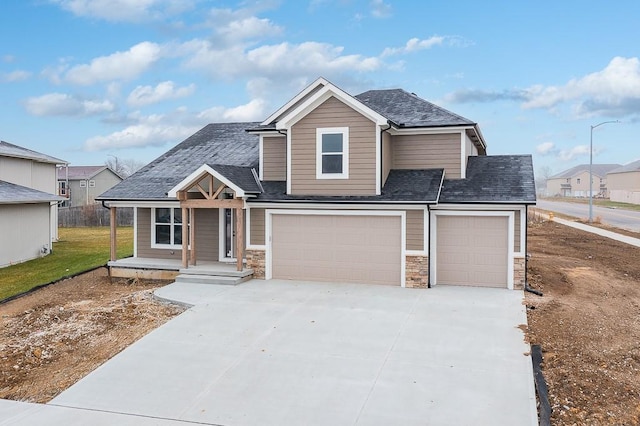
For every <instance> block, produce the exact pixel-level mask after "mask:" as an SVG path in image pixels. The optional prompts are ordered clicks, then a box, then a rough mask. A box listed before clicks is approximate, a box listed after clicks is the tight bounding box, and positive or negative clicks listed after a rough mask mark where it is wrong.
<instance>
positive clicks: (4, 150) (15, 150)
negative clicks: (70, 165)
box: [0, 141, 67, 164]
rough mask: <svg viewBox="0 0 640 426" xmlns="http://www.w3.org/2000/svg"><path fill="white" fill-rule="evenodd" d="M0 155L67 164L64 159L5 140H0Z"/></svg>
mask: <svg viewBox="0 0 640 426" xmlns="http://www.w3.org/2000/svg"><path fill="white" fill-rule="evenodd" d="M0 156H5V157H15V158H26V159H28V160H33V161H37V162H40V163H50V164H67V162H66V161H64V160H61V159H59V158H56V157H52V156H50V155H47V154H43V153H41V152H37V151H33V150H31V149H27V148H23V147H21V146H18V145H14V144H12V143H9V142H5V141H0Z"/></svg>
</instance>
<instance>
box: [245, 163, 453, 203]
mask: <svg viewBox="0 0 640 426" xmlns="http://www.w3.org/2000/svg"><path fill="white" fill-rule="evenodd" d="M443 173H444V169H429V170H391V172H389V177H388V178H387V181H386V182H385V185H384V187H383V188H382V191H381V192H382V194H380V195H368V196H322V195H312V196H308V195H307V196H303V195H287V194H286V190H287V185H286V182H262V186H263V188H264V193H262V194H260V195H259V196H258V198H255V199H250V200H249V201H258V202H260V201H274V202H328V203H365V202H366V203H416V202H417V203H424V204H433V203H436V202H437V200H438V192H439V189H440V183H441V182H442V175H443Z"/></svg>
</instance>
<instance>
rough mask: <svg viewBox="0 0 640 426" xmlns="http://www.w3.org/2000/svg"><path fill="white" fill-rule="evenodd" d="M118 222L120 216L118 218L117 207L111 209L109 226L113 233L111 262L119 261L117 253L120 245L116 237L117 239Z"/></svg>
mask: <svg viewBox="0 0 640 426" xmlns="http://www.w3.org/2000/svg"><path fill="white" fill-rule="evenodd" d="M117 220H118V216H116V207H111V208H110V209H109V226H110V231H111V250H110V256H109V257H110V259H111V261H114V262H115V261H116V260H118V253H117V251H116V249H117V247H118V245H117V241H116V237H117V233H116V226H117V223H116V222H117Z"/></svg>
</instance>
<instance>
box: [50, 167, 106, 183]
mask: <svg viewBox="0 0 640 426" xmlns="http://www.w3.org/2000/svg"><path fill="white" fill-rule="evenodd" d="M67 168H68V169H69V180H82V179H89V178H92V177H94V176H95V175H97V174H98V173H100V172H101V171H103V170H104V169H107V168H108V167H107V166H68V167H67ZM67 168H65V167H60V168H58V179H66V178H67V170H66V169H67ZM109 170H111V169H109ZM112 171H113V170H112ZM113 173H114V174H116V175H117V173H115V172H113Z"/></svg>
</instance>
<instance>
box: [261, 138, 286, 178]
mask: <svg viewBox="0 0 640 426" xmlns="http://www.w3.org/2000/svg"><path fill="white" fill-rule="evenodd" d="M262 167H263V170H262V180H264V181H284V180H287V139H286V138H285V137H284V136H282V137H265V138H263V139H262Z"/></svg>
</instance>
